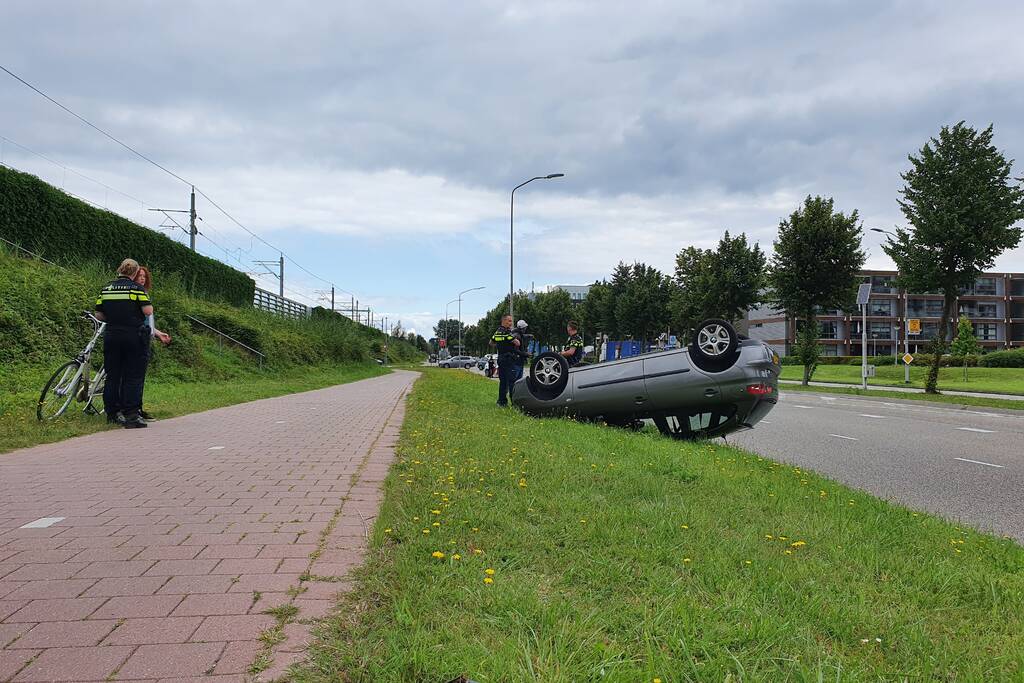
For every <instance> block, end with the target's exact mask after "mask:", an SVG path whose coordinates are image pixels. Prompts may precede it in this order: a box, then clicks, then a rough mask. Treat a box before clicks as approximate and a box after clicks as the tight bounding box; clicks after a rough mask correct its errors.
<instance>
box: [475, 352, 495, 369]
mask: <svg viewBox="0 0 1024 683" xmlns="http://www.w3.org/2000/svg"><path fill="white" fill-rule="evenodd" d="M487 361H493V362H494V364H495V365H497V364H498V354H496V353H488V354H487V355H486V356H484V357H483V358H480V359H478V360H477V362H476V369H477V370H483V369H485V368H486V367H487Z"/></svg>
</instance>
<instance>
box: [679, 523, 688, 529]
mask: <svg viewBox="0 0 1024 683" xmlns="http://www.w3.org/2000/svg"><path fill="white" fill-rule="evenodd" d="M680 526H682V528H683V529H689V528H690V527H688V526H687V525H685V524H682V525H680Z"/></svg>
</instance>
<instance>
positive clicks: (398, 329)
mask: <svg viewBox="0 0 1024 683" xmlns="http://www.w3.org/2000/svg"><path fill="white" fill-rule="evenodd" d="M391 336H392V337H397V338H398V339H401V338H402V337H404V336H405V330H404V329H402V321H401V320H399V321H398V322H397V323H395V324H394V325H392V326H391Z"/></svg>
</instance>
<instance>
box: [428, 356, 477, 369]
mask: <svg viewBox="0 0 1024 683" xmlns="http://www.w3.org/2000/svg"><path fill="white" fill-rule="evenodd" d="M474 365H476V358H473V356H452V357H450V358H445V359H444V360H442V361H439V362H438V364H437V366H438V367H439V368H466V369H469V368H471V367H473V366H474Z"/></svg>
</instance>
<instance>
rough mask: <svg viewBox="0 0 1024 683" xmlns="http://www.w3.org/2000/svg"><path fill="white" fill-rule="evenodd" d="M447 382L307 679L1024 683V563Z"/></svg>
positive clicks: (396, 471) (952, 536) (420, 390)
mask: <svg viewBox="0 0 1024 683" xmlns="http://www.w3.org/2000/svg"><path fill="white" fill-rule="evenodd" d="M494 393H495V386H494V384H493V383H490V382H487V381H484V380H482V379H480V378H478V377H474V376H472V375H470V374H468V373H461V372H451V371H448V372H444V371H440V372H438V371H431V370H426V371H425V372H424V376H423V378H422V379H421V380H420V381H419V382H418V383H417V385H416V387H415V389H414V391H413V394H412V395H411V397H410V399H409V406H408V411H407V413H406V421H405V425H404V427H403V433H402V439H401V442H400V446H399V459H398V461H397V463H396V465H395V466H394V467H393V469H392V472H391V474H390V476H389V478H388V480H387V482H386V485H385V486H386V488H385V500H384V504H383V507H382V510H381V514H380V517H379V518H378V520H377V523H376V524H375V526H374V528H373V531H372V537H371V550H370V553H369V556H368V561H367V564H366V565H365V566H364V567H362V568H361V569H359V570H357V573H356V576H355V578H356V588H355V590H354V592H353V593H351V594H350V596H349V597H348V598H347V599H346V600H345V601H344V602H343V603H342V604H341V605H340V606H339V609H338V611H337V613H336V615H335V616H334V617H333V619H332V620H330V621H329V622H328V623H327V624H326V625H325V626H324V627H323V628H322V630H321V631H320V633H319V641H318V642H317V643H316V644H315V646H314V647H313V648H312V650H311V657H312V662H313V664H312V665H311V666H308V667H307V668H305V669H303V670H302V671H300V672H298V673H297V674H296V675H295V676H294V677H293V680H297V681H304V682H307V683H308V682H312V681H452V680H461V679H460V678H459V677H460V676H466V677H468V678H471V679H473V680H475V681H479V682H481V683H496V682H499V681H501V682H505V681H558V682H562V681H564V682H569V681H594V680H609V681H648V682H650V681H658V680H660V681H663V682H664V683H668V682H669V681H684V680H685V681H723V680H763V681H783V680H789V681H825V680H828V681H837V680H842V681H848V680H871V681H874V680H963V681H967V680H971V681H974V680H1006V679H1014V680H1019V679H1020V678H1021V677H1022V676H1024V549H1021V548H1020V547H1019V546H1018V545H1016V544H1014V543H1012V542H1010V541H1008V540H1002V539H997V538H993V537H991V536H986V535H982V534H979V533H976V532H974V531H971V530H969V529H964V528H960V527H957V526H955V525H953V524H950V523H947V522H945V521H942V520H939V519H936V518H934V517H932V516H929V515H926V514H919V513H915V512H912V511H909V510H906V509H902V508H899V507H896V506H893V505H891V504H888V503H885V502H883V501H880V500H878V499H876V498H873V497H871V496H869V495H866V494H863V493H859V492H855V491H852V490H850V489H848V488H846V487H844V486H841V485H838V484H836V483H834V482H832V481H828V480H826V479H823V478H820V477H818V476H815V475H814V474H812V473H809V472H806V471H802V470H799V469H796V468H793V467H789V466H783V465H779V464H776V463H773V462H771V461H768V460H765V459H762V458H760V457H757V456H755V455H751V454H747V453H744V452H741V451H738V450H734V449H732V448H728V447H725V446H724V445H723V444H722V443H721V442H714V443H696V444H689V443H680V442H675V441H671V440H668V439H665V438H663V437H661V436H658V435H656V434H650V433H640V434H633V433H629V432H626V431H621V430H616V429H612V428H605V427H600V426H595V425H584V424H578V423H574V422H570V421H566V420H555V419H548V420H538V419H532V418H527V417H525V416H522V415H520V414H518V413H517V412H515V411H512V410H502V409H499V408H496V407H495V406H494Z"/></svg>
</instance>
